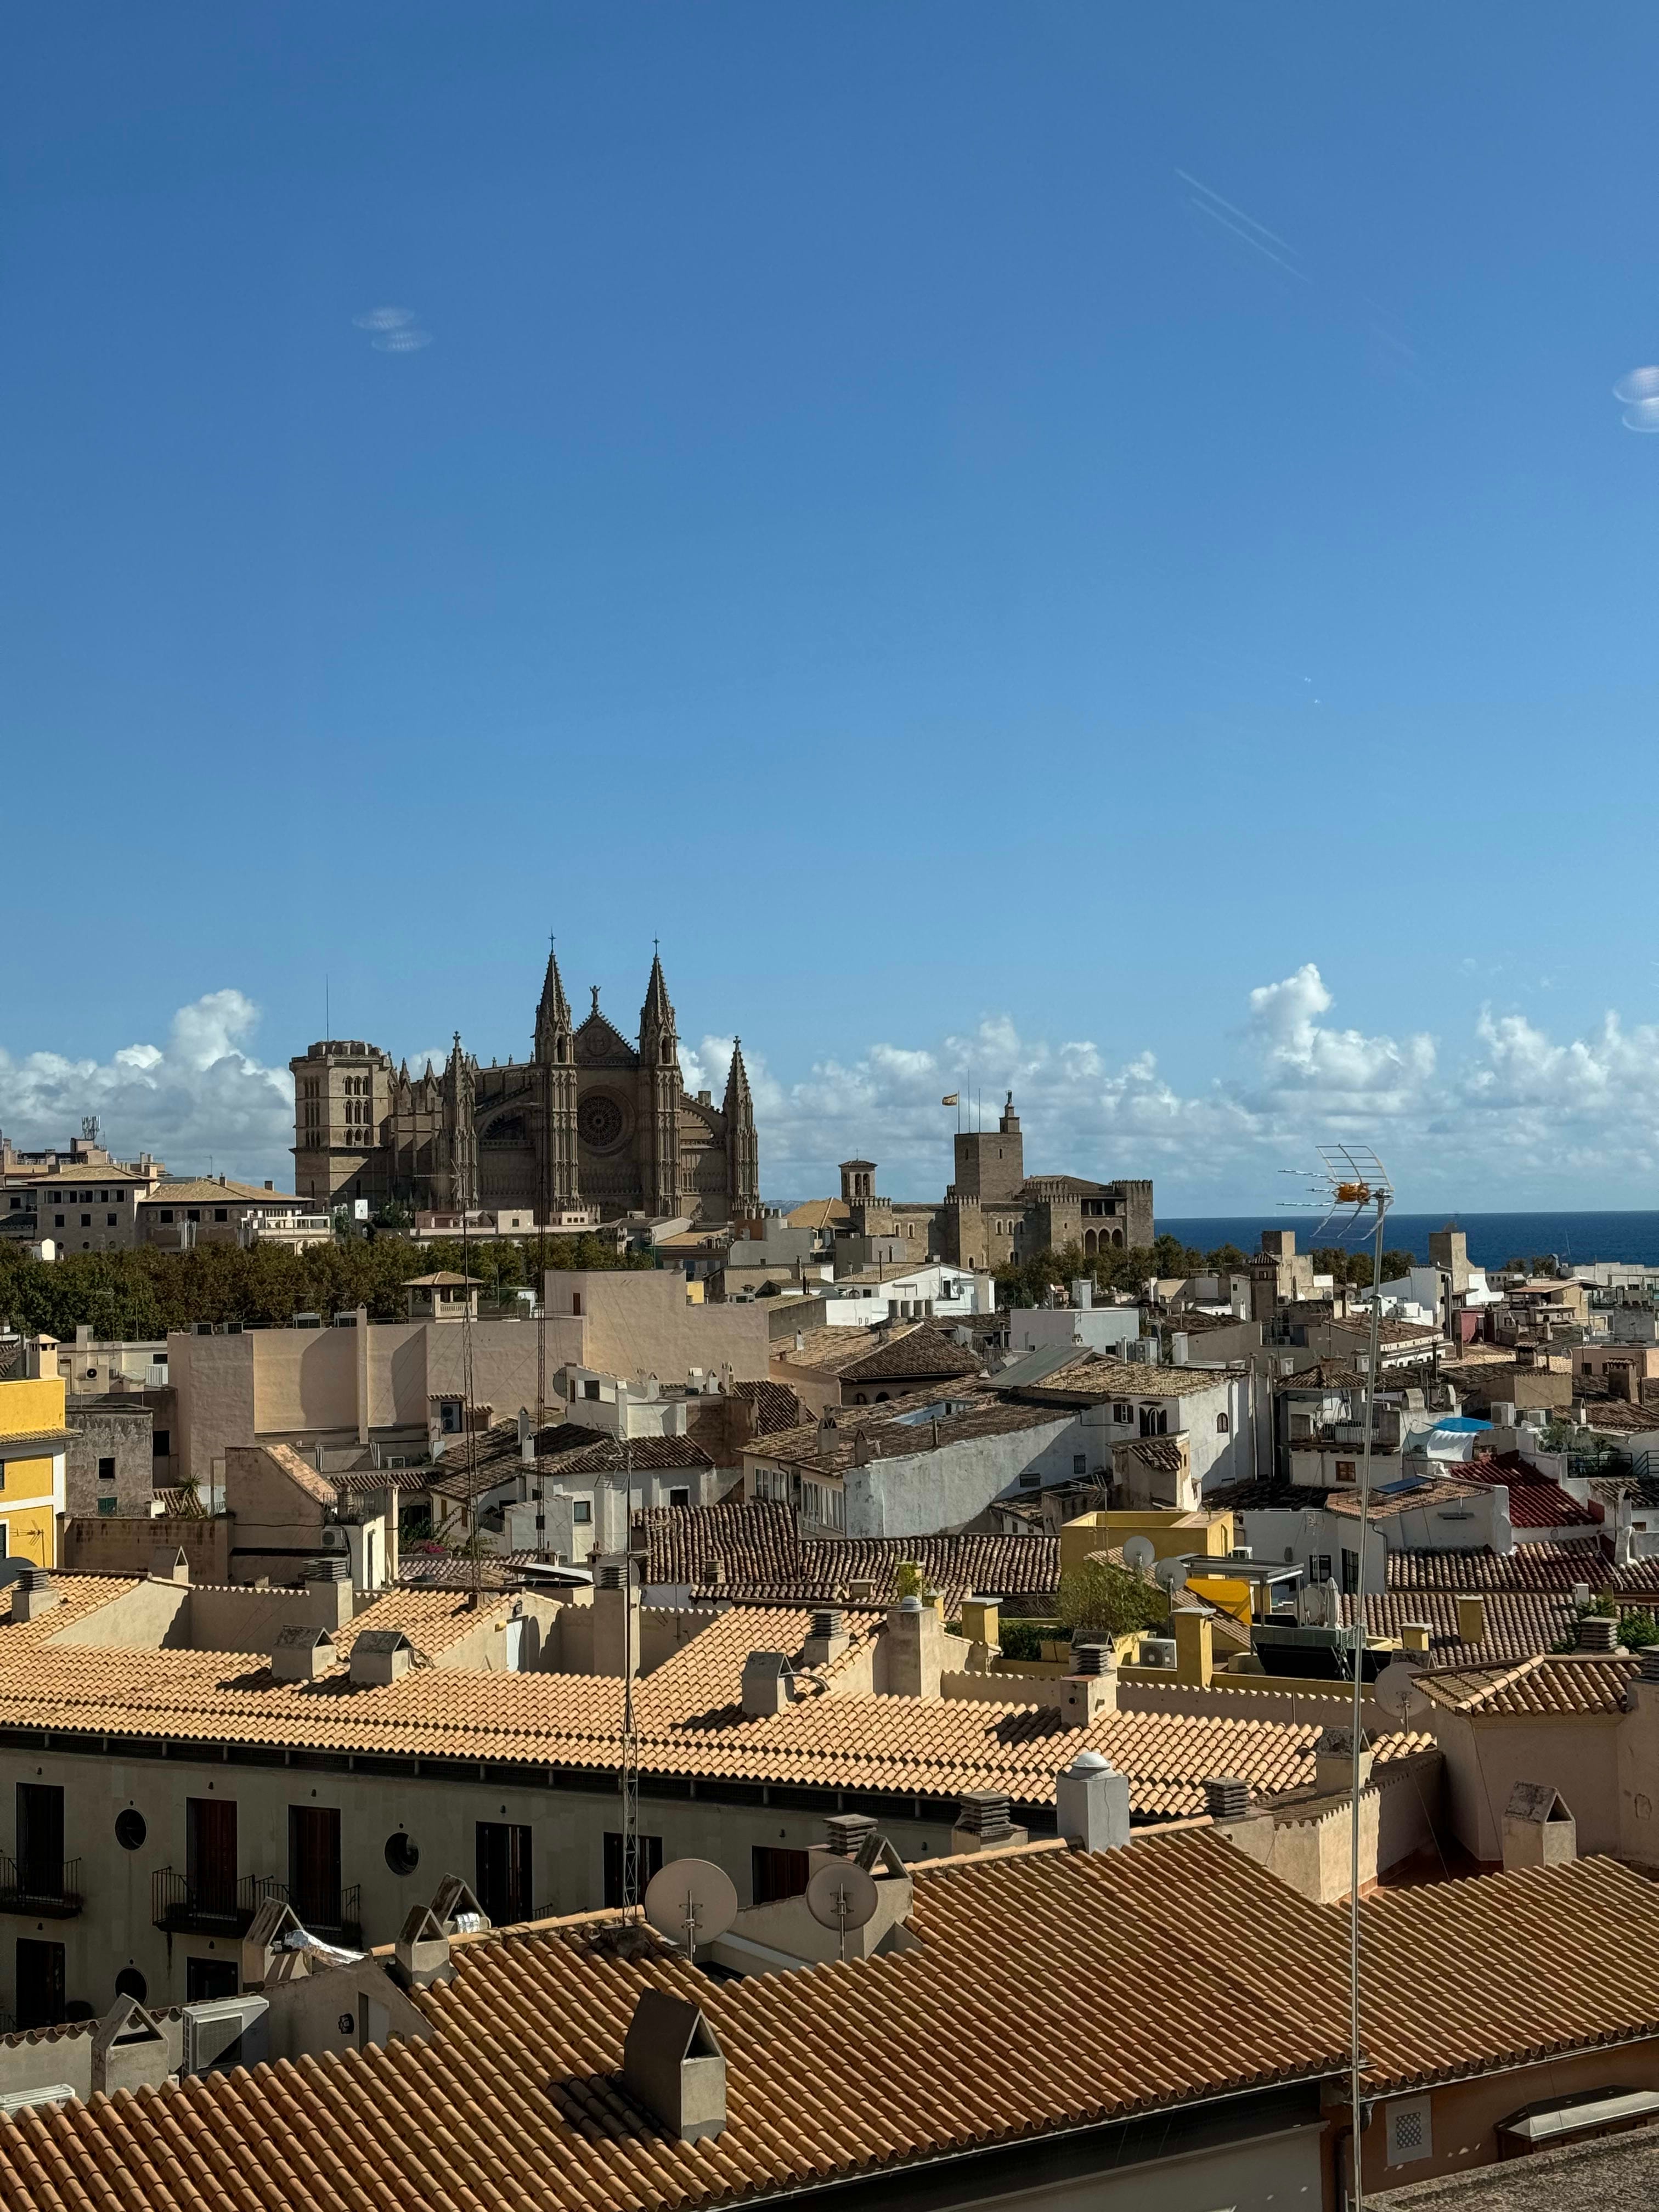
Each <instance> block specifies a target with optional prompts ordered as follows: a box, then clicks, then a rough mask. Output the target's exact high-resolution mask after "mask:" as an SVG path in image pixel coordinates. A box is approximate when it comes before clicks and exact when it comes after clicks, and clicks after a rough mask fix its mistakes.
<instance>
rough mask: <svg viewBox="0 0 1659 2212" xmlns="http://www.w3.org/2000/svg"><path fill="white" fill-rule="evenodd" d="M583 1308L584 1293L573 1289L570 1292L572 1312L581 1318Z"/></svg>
mask: <svg viewBox="0 0 1659 2212" xmlns="http://www.w3.org/2000/svg"><path fill="white" fill-rule="evenodd" d="M570 1310H571V1312H572V1313H573V1314H574V1315H576V1316H577V1317H578V1318H579V1319H580V1315H581V1310H582V1294H581V1292H580V1291H572V1292H571V1293H570Z"/></svg>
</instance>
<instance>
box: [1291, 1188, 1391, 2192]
mask: <svg viewBox="0 0 1659 2212" xmlns="http://www.w3.org/2000/svg"><path fill="white" fill-rule="evenodd" d="M1319 1160H1320V1164H1319V1166H1318V1168H1317V1169H1316V1170H1314V1171H1313V1173H1312V1174H1311V1175H1310V1176H1309V1177H1308V1196H1307V1197H1306V1198H1305V1199H1304V1200H1302V1201H1301V1203H1302V1204H1303V1205H1304V1206H1307V1207H1309V1208H1310V1209H1316V1210H1318V1211H1319V1212H1322V1215H1323V1217H1324V1218H1323V1219H1322V1221H1321V1222H1320V1225H1319V1229H1316V1230H1315V1231H1314V1235H1315V1236H1318V1234H1319V1230H1320V1229H1323V1228H1324V1227H1325V1226H1326V1225H1327V1224H1328V1223H1329V1222H1331V1221H1334V1219H1335V1218H1336V1216H1337V1215H1338V1214H1339V1213H1343V1212H1346V1214H1347V1218H1346V1221H1345V1222H1344V1223H1343V1225H1342V1228H1341V1230H1340V1232H1339V1235H1340V1236H1346V1234H1347V1232H1348V1231H1350V1230H1352V1229H1354V1228H1356V1227H1358V1225H1359V1224H1360V1223H1361V1222H1362V1221H1364V1220H1366V1218H1367V1217H1370V1218H1373V1219H1374V1220H1375V1222H1376V1229H1375V1231H1374V1237H1375V1245H1374V1257H1373V1259H1372V1261H1371V1328H1370V1346H1369V1347H1368V1352H1367V1357H1366V1360H1365V1415H1364V1439H1363V1448H1362V1451H1361V1456H1360V1462H1359V1569H1358V1575H1357V1577H1355V1579H1356V1583H1357V1587H1356V1589H1355V1591H1354V1597H1353V1731H1352V1733H1353V1777H1352V1786H1351V1789H1350V1791H1349V1802H1348V2036H1349V2043H1350V2046H1351V2047H1350V2057H1349V2068H1348V2094H1349V2097H1350V2099H1351V2100H1352V2120H1353V2128H1352V2135H1353V2185H1352V2190H1351V2191H1350V2194H1349V2198H1348V2202H1349V2204H1350V2206H1351V2207H1352V2212H1364V2201H1365V2199H1364V2182H1363V2180H1362V2179H1361V2175H1360V2158H1359V2138H1360V2106H1361V2100H1360V2075H1362V2074H1363V2073H1364V2068H1365V2056H1364V2050H1363V2049H1362V2047H1361V2045H1360V2038H1359V1792H1360V1784H1361V1780H1362V1778H1363V1774H1364V1768H1363V1766H1362V1764H1361V1761H1362V1759H1363V1756H1364V1743H1365V1735H1364V1723H1363V1719H1362V1712H1363V1708H1364V1701H1365V1552H1366V1544H1367V1539H1368V1538H1369V1536H1370V1507H1371V1444H1372V1441H1373V1432H1374V1428H1375V1424H1376V1376H1377V1366H1378V1362H1379V1359H1380V1357H1381V1354H1380V1351H1379V1343H1380V1338H1381V1331H1382V1323H1383V1229H1384V1225H1386V1223H1387V1220H1388V1217H1389V1207H1390V1206H1392V1205H1393V1204H1394V1185H1393V1184H1392V1183H1391V1182H1389V1172H1388V1170H1387V1169H1386V1168H1385V1167H1384V1166H1383V1163H1382V1161H1381V1160H1380V1159H1378V1158H1377V1157H1376V1153H1375V1152H1372V1151H1371V1150H1370V1147H1369V1146H1365V1145H1321V1146H1320V1147H1319Z"/></svg>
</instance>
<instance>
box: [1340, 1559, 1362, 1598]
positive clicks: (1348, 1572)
mask: <svg viewBox="0 0 1659 2212" xmlns="http://www.w3.org/2000/svg"><path fill="white" fill-rule="evenodd" d="M1358 1588H1359V1554H1358V1552H1350V1551H1348V1550H1347V1549H1346V1547H1345V1548H1344V1551H1343V1553H1342V1589H1343V1594H1344V1595H1345V1596H1347V1597H1352V1596H1353V1595H1354V1594H1355V1592H1356V1591H1357V1590H1358Z"/></svg>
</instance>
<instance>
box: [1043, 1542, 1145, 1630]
mask: <svg viewBox="0 0 1659 2212" xmlns="http://www.w3.org/2000/svg"><path fill="white" fill-rule="evenodd" d="M1169 1610H1170V1607H1169V1601H1168V1599H1167V1598H1166V1597H1165V1596H1164V1593H1163V1591H1162V1590H1161V1589H1159V1588H1158V1584H1157V1583H1153V1582H1148V1581H1146V1580H1145V1579H1144V1578H1143V1577H1141V1576H1139V1575H1137V1574H1134V1573H1132V1572H1131V1571H1130V1570H1129V1569H1128V1568H1127V1567H1119V1566H1115V1565H1113V1564H1112V1562H1111V1561H1110V1560H1109V1559H1085V1561H1084V1562H1083V1564H1082V1565H1081V1566H1079V1567H1073V1569H1072V1570H1071V1571H1070V1572H1069V1573H1067V1574H1064V1575H1062V1576H1061V1577H1060V1596H1059V1598H1058V1600H1057V1601H1056V1603H1055V1606H1054V1617H1055V1619H1056V1620H1058V1621H1059V1622H1060V1626H1062V1627H1063V1628H1072V1629H1077V1628H1097V1629H1103V1630H1107V1631H1109V1632H1110V1633H1111V1634H1112V1635H1114V1636H1125V1635H1127V1634H1128V1633H1129V1632H1131V1631H1132V1630H1133V1629H1137V1628H1153V1627H1156V1626H1157V1625H1158V1623H1159V1622H1160V1621H1162V1620H1165V1619H1166V1618H1167V1617H1168V1614H1169Z"/></svg>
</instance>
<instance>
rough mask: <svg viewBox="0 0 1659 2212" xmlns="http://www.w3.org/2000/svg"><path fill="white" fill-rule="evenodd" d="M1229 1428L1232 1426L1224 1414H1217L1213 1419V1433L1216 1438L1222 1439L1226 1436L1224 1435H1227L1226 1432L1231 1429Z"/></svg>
mask: <svg viewBox="0 0 1659 2212" xmlns="http://www.w3.org/2000/svg"><path fill="white" fill-rule="evenodd" d="M1231 1426H1232V1423H1231V1421H1230V1420H1229V1419H1227V1416H1226V1415H1225V1413H1218V1414H1217V1415H1216V1417H1215V1432H1216V1434H1217V1436H1218V1437H1225V1435H1226V1433H1227V1431H1228V1430H1229V1429H1231Z"/></svg>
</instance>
